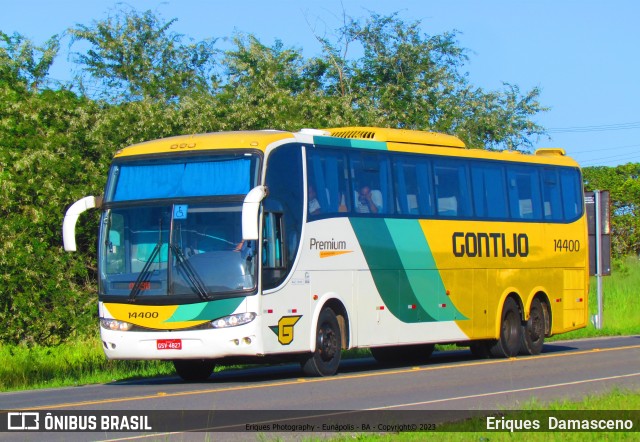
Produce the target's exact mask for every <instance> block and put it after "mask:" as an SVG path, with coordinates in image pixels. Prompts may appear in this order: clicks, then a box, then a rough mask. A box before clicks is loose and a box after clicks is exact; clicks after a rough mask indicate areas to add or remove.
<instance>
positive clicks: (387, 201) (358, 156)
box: [349, 151, 394, 215]
mask: <svg viewBox="0 0 640 442" xmlns="http://www.w3.org/2000/svg"><path fill="white" fill-rule="evenodd" d="M349 164H350V171H351V184H352V193H353V209H352V211H353V212H355V213H371V214H386V215H388V214H391V213H393V212H394V208H393V206H394V205H393V198H392V195H391V194H392V187H391V174H390V167H389V156H388V155H387V154H385V153H377V152H366V151H354V152H351V153H350V154H349Z"/></svg>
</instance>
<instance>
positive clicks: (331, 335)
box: [318, 323, 338, 361]
mask: <svg viewBox="0 0 640 442" xmlns="http://www.w3.org/2000/svg"><path fill="white" fill-rule="evenodd" d="M318 349H319V350H320V357H321V358H322V360H323V361H330V360H332V359H333V358H334V357H335V356H336V353H337V351H338V339H337V337H336V333H335V331H334V330H333V328H331V326H330V325H329V324H326V323H325V324H322V327H320V329H319V330H318Z"/></svg>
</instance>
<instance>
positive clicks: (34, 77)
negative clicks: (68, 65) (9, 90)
mask: <svg viewBox="0 0 640 442" xmlns="http://www.w3.org/2000/svg"><path fill="white" fill-rule="evenodd" d="M59 49H60V40H59V38H58V36H57V35H54V36H53V37H51V38H50V39H49V40H48V41H47V42H46V43H45V44H44V46H34V45H33V43H32V42H31V41H30V40H29V39H27V38H25V37H24V36H22V35H20V34H17V33H16V34H13V35H12V36H9V35H7V34H5V33H4V32H1V31H0V82H2V83H3V84H4V85H7V86H10V87H13V86H15V85H17V84H23V85H25V86H26V87H27V89H30V90H32V91H37V90H38V88H39V86H40V85H41V84H42V83H44V82H45V80H46V77H47V76H48V74H49V69H50V68H51V64H52V63H53V61H54V59H55V57H56V56H57V55H58V50H59Z"/></svg>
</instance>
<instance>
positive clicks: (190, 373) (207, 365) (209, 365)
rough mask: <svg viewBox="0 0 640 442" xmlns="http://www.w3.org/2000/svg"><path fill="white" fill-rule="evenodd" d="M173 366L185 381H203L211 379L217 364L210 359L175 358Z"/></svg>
mask: <svg viewBox="0 0 640 442" xmlns="http://www.w3.org/2000/svg"><path fill="white" fill-rule="evenodd" d="M173 366H174V367H175V369H176V373H178V376H180V377H181V378H182V379H183V380H184V381H185V382H202V381H206V380H207V379H209V376H211V373H212V372H213V369H214V367H215V366H216V364H215V361H212V360H210V359H175V360H174V361H173Z"/></svg>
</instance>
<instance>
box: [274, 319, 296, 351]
mask: <svg viewBox="0 0 640 442" xmlns="http://www.w3.org/2000/svg"><path fill="white" fill-rule="evenodd" d="M300 318H302V315H300V316H283V317H282V318H280V320H279V321H278V325H271V326H269V328H270V329H271V331H272V332H274V333H275V334H276V336H278V342H279V343H281V344H282V345H289V344H291V343H292V342H293V326H294V325H296V323H297V322H298V321H299V320H300Z"/></svg>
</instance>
